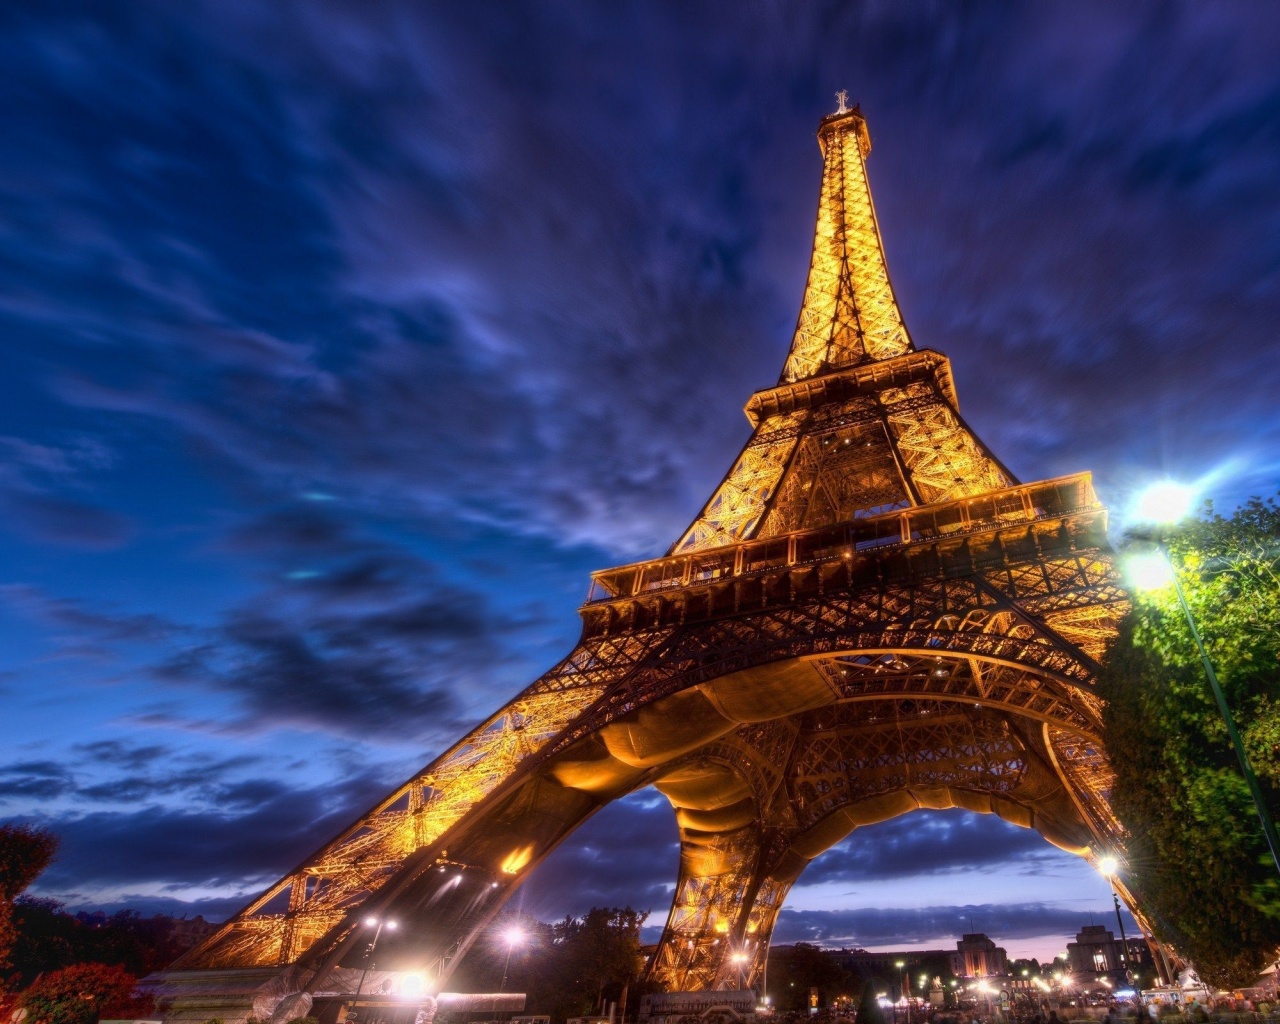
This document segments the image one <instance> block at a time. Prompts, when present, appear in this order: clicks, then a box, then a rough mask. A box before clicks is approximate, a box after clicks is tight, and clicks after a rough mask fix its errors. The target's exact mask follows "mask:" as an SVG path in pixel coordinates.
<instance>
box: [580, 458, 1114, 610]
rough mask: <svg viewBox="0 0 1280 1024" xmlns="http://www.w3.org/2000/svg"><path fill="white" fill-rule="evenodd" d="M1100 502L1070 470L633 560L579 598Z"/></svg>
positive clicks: (597, 576)
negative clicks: (838, 520) (814, 526)
mask: <svg viewBox="0 0 1280 1024" xmlns="http://www.w3.org/2000/svg"><path fill="white" fill-rule="evenodd" d="M1100 507H1101V506H1100V505H1099V503H1098V499H1097V496H1096V495H1095V494H1094V491H1093V482H1092V478H1091V476H1090V474H1088V473H1077V474H1074V475H1072V476H1064V477H1058V478H1057V479H1055V480H1046V481H1042V482H1040V483H1034V484H1020V485H1018V486H1016V487H1007V488H1004V489H1003V490H999V491H989V492H988V493H986V494H982V495H978V496H976V497H973V498H965V499H962V500H960V501H951V502H947V503H945V504H937V505H920V506H916V507H914V508H906V509H902V510H900V511H893V512H884V513H880V514H879V515H874V516H867V517H866V518H862V519H854V520H850V521H848V522H844V523H839V524H837V525H835V526H827V527H821V528H820V529H817V530H804V531H798V532H795V533H786V534H779V535H778V536H776V537H766V538H763V539H761V540H752V541H746V542H744V543H741V544H730V545H726V546H725V547H719V548H709V549H706V550H703V551H697V552H693V553H691V554H685V555H674V556H672V557H669V558H656V559H654V560H652V561H649V562H636V563H633V564H631V565H624V566H619V567H618V568H615V569H602V570H601V571H599V572H596V573H592V575H591V589H590V591H589V593H588V594H587V603H588V604H595V603H598V602H602V601H614V600H617V599H619V598H626V597H636V596H640V595H643V594H653V593H657V592H660V591H664V590H675V589H681V588H688V587H698V586H705V585H707V584H713V583H717V582H721V581H724V580H730V579H737V578H742V577H748V576H754V575H758V574H761V573H767V572H775V571H777V570H778V569H784V568H803V567H805V566H810V565H817V564H821V563H824V562H831V561H835V560H839V559H856V558H858V557H859V555H860V553H865V552H872V551H875V552H880V551H881V550H882V549H889V548H900V547H903V546H908V545H911V544H919V543H933V542H935V541H938V540H945V539H949V538H955V537H963V536H966V535H972V534H975V533H983V532H987V531H991V530H997V529H1000V528H1002V527H1007V526H1011V525H1014V524H1017V523H1031V522H1035V521H1037V520H1043V519H1054V518H1059V517H1062V516H1067V515H1071V514H1073V513H1080V512H1091V511H1096V510H1098V509H1099V508H1100Z"/></svg>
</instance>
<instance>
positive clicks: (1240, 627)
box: [1099, 498, 1280, 987]
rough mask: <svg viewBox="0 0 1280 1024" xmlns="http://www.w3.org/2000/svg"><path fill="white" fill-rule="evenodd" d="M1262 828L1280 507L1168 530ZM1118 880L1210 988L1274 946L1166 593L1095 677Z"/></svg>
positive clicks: (1192, 654)
mask: <svg viewBox="0 0 1280 1024" xmlns="http://www.w3.org/2000/svg"><path fill="white" fill-rule="evenodd" d="M1165 541H1166V543H1167V545H1168V547H1169V550H1170V553H1171V556H1172V560H1173V563H1174V565H1175V566H1176V567H1177V572H1178V578H1179V581H1180V582H1181V584H1182V586H1183V588H1184V590H1185V592H1186V596H1187V602H1188V605H1189V606H1190V608H1191V612H1192V615H1193V616H1194V617H1195V620H1196V623H1197V625H1198V626H1199V627H1200V631H1201V633H1202V635H1203V638H1204V642H1205V646H1206V649H1207V650H1208V652H1209V656H1210V658H1211V659H1212V661H1213V663H1214V667H1215V668H1216V670H1217V672H1218V675H1219V678H1220V679H1221V682H1222V686H1223V689H1224V691H1225V693H1226V696H1227V701H1228V704H1229V706H1230V707H1231V710H1232V715H1233V717H1234V718H1235V720H1236V724H1237V726H1238V727H1239V729H1240V733H1241V736H1242V738H1243V741H1244V745H1245V748H1246V750H1247V751H1248V754H1249V757H1250V760H1251V761H1252V763H1253V766H1254V769H1255V771H1256V772H1257V775H1258V778H1259V782H1260V785H1261V787H1262V790H1263V793H1264V798H1265V800H1266V803H1267V804H1268V806H1269V808H1270V811H1271V814H1272V816H1273V818H1274V817H1275V815H1276V813H1277V810H1278V809H1280V799H1278V797H1280V713H1278V712H1280V660H1278V659H1280V506H1277V504H1276V503H1275V501H1274V500H1268V501H1262V500H1260V499H1257V498H1255V499H1252V500H1250V501H1249V502H1248V503H1247V504H1246V505H1245V506H1243V507H1242V508H1240V509H1239V510H1237V511H1236V512H1235V514H1233V515H1232V516H1230V517H1229V518H1226V517H1223V516H1220V515H1215V514H1214V513H1213V511H1212V508H1207V509H1206V511H1205V513H1204V514H1203V515H1202V516H1200V517H1199V518H1197V519H1194V520H1190V521H1188V522H1186V523H1184V524H1182V525H1180V526H1178V527H1176V528H1174V529H1172V530H1170V531H1169V532H1168V533H1167V535H1166V536H1165ZM1099 691H1100V694H1101V696H1102V697H1103V698H1104V699H1105V700H1106V702H1107V705H1106V708H1105V710H1104V713H1103V714H1104V721H1105V724H1106V728H1107V749H1108V751H1109V753H1110V756H1111V761H1112V764H1113V766H1114V768H1115V771H1116V783H1115V787H1114V790H1113V793H1112V802H1113V805H1114V807H1115V810H1116V813H1117V814H1118V815H1119V817H1120V819H1121V821H1122V822H1124V824H1125V826H1126V828H1127V829H1128V832H1129V834H1130V838H1129V840H1128V849H1127V850H1126V851H1125V853H1126V856H1125V864H1124V866H1123V868H1122V875H1123V877H1124V878H1125V880H1126V881H1127V882H1128V883H1129V884H1130V885H1131V886H1132V888H1133V889H1134V891H1135V892H1136V893H1137V894H1139V898H1140V900H1141V903H1142V906H1143V909H1144V910H1145V911H1146V912H1147V913H1148V915H1149V916H1150V917H1151V919H1152V922H1153V924H1154V927H1155V931H1156V935H1157V937H1158V938H1160V939H1162V940H1164V941H1166V942H1168V943H1170V944H1171V945H1172V946H1174V947H1175V948H1176V949H1177V950H1178V951H1179V952H1180V953H1182V954H1183V955H1184V956H1187V957H1188V958H1190V959H1191V960H1192V961H1193V962H1194V963H1195V964H1196V967H1197V968H1198V969H1199V971H1200V973H1201V975H1202V976H1203V977H1204V978H1205V980H1206V981H1209V982H1210V983H1212V984H1216V985H1220V986H1223V987H1234V986H1238V985H1242V984H1248V983H1250V982H1252V981H1253V979H1254V978H1255V977H1256V975H1257V973H1258V972H1259V971H1260V969H1261V968H1262V967H1263V966H1265V965H1266V964H1267V963H1268V962H1269V961H1270V960H1272V959H1273V958H1274V951H1275V949H1276V947H1277V946H1280V877H1278V876H1277V874H1276V869H1275V866H1274V864H1273V863H1272V860H1271V857H1270V854H1269V852H1268V850H1267V846H1266V841H1265V838H1264V837H1263V834H1262V830H1261V827H1260V826H1259V823H1258V819H1257V815H1256V813H1255V810H1254V807H1253V802H1252V800H1251V798H1250V795H1249V791H1248V787H1247V786H1246V784H1245V781H1244V778H1243V777H1242V775H1241V773H1240V768H1239V765H1238V763H1237V761H1236V758H1235V754H1234V752H1233V750H1232V747H1231V743H1230V740H1229V738H1228V736H1227V732H1226V727H1225V725H1224V723H1223V721H1222V718H1221V716H1220V714H1219V713H1218V708H1217V705H1216V703H1215V702H1214V700H1213V696H1212V694H1211V692H1210V690H1209V688H1208V683H1207V682H1206V679H1205V675H1204V670H1203V667H1202V665H1201V663H1200V661H1199V658H1198V655H1197V653H1196V649H1195V645H1194V641H1193V638H1192V636H1191V633H1190V631H1189V629H1188V627H1187V624H1186V620H1185V618H1184V616H1183V615H1182V612H1181V610H1180V609H1179V607H1178V605H1177V603H1176V598H1175V596H1174V595H1173V592H1172V588H1169V590H1168V591H1157V592H1155V593H1151V594H1144V595H1137V596H1136V597H1135V601H1134V607H1133V609H1132V611H1131V612H1130V613H1129V614H1128V616H1126V618H1125V620H1124V621H1123V623H1122V624H1121V628H1120V633H1119V637H1118V638H1117V640H1116V642H1115V643H1114V644H1113V646H1112V649H1111V651H1110V653H1109V656H1108V658H1107V664H1106V666H1105V668H1104V670H1103V673H1102V675H1101V677H1100V679H1099Z"/></svg>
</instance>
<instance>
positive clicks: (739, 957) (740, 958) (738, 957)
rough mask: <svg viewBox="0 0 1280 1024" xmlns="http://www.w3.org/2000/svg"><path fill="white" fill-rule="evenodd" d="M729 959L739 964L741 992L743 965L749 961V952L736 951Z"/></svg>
mask: <svg viewBox="0 0 1280 1024" xmlns="http://www.w3.org/2000/svg"><path fill="white" fill-rule="evenodd" d="M729 959H730V960H732V961H733V962H734V963H735V964H737V965H738V991H739V992H741V991H742V965H743V964H745V963H746V962H747V954H746V953H734V954H733V955H732V956H730V957H729Z"/></svg>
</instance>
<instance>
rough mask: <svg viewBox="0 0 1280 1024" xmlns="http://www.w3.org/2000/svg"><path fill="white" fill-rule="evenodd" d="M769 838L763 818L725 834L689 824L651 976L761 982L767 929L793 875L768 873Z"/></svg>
mask: <svg viewBox="0 0 1280 1024" xmlns="http://www.w3.org/2000/svg"><path fill="white" fill-rule="evenodd" d="M771 848H772V847H771V844H770V843H769V841H768V835H767V833H766V832H765V831H764V830H762V829H761V828H760V827H759V826H758V825H754V824H753V825H749V826H747V827H746V828H742V829H738V830H737V831H735V832H731V833H728V834H724V835H707V834H706V833H698V832H694V831H693V830H689V829H683V830H682V835H681V844H680V880H679V882H678V883H677V885H676V893H675V899H674V900H673V902H672V905H671V914H670V916H669V917H668V918H667V924H666V928H665V929H663V933H662V940H661V941H660V942H659V944H658V950H657V952H656V953H655V954H654V957H653V961H652V962H651V963H650V965H649V972H648V977H649V980H651V981H655V982H657V983H658V984H660V985H662V986H663V987H664V988H666V989H667V990H668V991H697V990H701V989H737V988H749V987H752V986H754V985H757V984H758V983H759V982H760V980H761V978H762V976H763V973H764V967H765V960H766V958H767V956H768V948H769V936H770V934H771V933H772V932H773V925H774V921H775V920H776V919H777V915H778V911H779V910H780V909H781V907H782V901H783V899H784V898H785V896H786V893H787V891H788V890H789V889H790V888H791V881H790V880H788V881H782V880H780V879H777V878H775V877H773V876H772V875H771V874H769V862H770V860H771V858H770V856H769V854H770V851H771Z"/></svg>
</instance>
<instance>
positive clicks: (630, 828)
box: [515, 789, 680, 930]
mask: <svg viewBox="0 0 1280 1024" xmlns="http://www.w3.org/2000/svg"><path fill="white" fill-rule="evenodd" d="M679 868H680V842H679V835H678V833H677V831H676V822H675V812H674V811H672V809H671V805H670V804H669V803H668V802H667V799H666V797H664V796H662V795H661V794H659V793H658V792H657V790H654V789H647V790H642V791H641V792H639V793H636V794H634V795H632V796H629V797H626V798H625V799H622V800H618V801H616V802H615V803H612V804H610V805H608V806H607V807H605V808H604V809H603V810H601V811H599V812H597V814H596V815H595V816H594V817H593V818H590V819H589V820H588V821H587V823H586V824H585V825H583V826H582V827H581V828H579V829H578V830H577V831H576V832H575V833H574V834H573V835H572V836H571V837H570V838H569V839H568V840H566V841H565V843H564V845H563V846H561V847H560V848H559V849H557V850H556V851H555V852H554V853H552V854H551V856H550V857H548V858H547V859H546V860H545V861H544V862H543V863H542V864H540V865H538V868H537V870H535V871H534V872H533V874H532V875H530V876H529V879H528V881H526V882H525V883H524V886H523V887H522V889H521V891H520V893H519V894H518V895H517V896H516V897H515V899H516V901H517V904H518V905H519V906H521V907H522V908H524V909H525V910H526V911H528V912H530V913H534V914H539V915H542V916H543V917H544V918H547V919H553V918H555V917H556V916H557V915H564V914H566V913H573V914H582V913H586V912H587V911H588V910H590V909H591V908H592V907H600V906H623V905H627V906H631V907H634V908H635V909H637V910H643V911H649V920H648V923H647V926H646V927H647V928H648V929H649V930H652V929H654V928H657V929H661V927H662V925H663V924H664V923H665V922H666V919H667V912H668V911H669V910H670V909H671V894H672V891H673V888H674V884H675V879H676V875H677V873H678V872H679Z"/></svg>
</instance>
